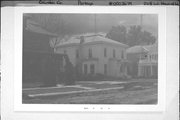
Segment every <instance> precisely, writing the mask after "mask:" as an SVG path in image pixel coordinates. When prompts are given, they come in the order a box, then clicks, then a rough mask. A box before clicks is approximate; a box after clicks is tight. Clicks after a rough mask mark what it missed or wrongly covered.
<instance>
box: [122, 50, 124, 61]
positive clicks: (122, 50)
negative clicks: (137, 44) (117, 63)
mask: <svg viewBox="0 0 180 120" xmlns="http://www.w3.org/2000/svg"><path fill="white" fill-rule="evenodd" d="M121 58H122V59H124V51H123V50H122V52H121Z"/></svg>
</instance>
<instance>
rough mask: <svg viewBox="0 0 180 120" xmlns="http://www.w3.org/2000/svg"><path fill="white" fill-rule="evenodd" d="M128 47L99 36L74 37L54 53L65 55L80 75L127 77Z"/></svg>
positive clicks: (60, 45)
mask: <svg viewBox="0 0 180 120" xmlns="http://www.w3.org/2000/svg"><path fill="white" fill-rule="evenodd" d="M127 47H128V46H127V45H125V44H122V43H119V42H116V41H113V40H111V39H108V38H105V37H104V36H103V35H100V34H92V35H88V36H85V35H84V36H76V37H72V38H70V39H69V40H66V41H63V42H61V43H59V44H58V45H57V46H56V53H61V54H62V53H63V54H67V55H68V57H69V59H70V61H71V63H72V64H73V66H75V67H77V68H78V71H79V72H81V73H82V74H85V75H86V74H87V75H88V74H92V75H93V74H103V75H106V76H113V77H121V76H124V75H127V67H126V63H127V59H126V52H125V50H126V48H127Z"/></svg>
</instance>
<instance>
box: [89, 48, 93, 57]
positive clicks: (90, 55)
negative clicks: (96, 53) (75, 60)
mask: <svg viewBox="0 0 180 120" xmlns="http://www.w3.org/2000/svg"><path fill="white" fill-rule="evenodd" d="M88 57H89V58H92V49H91V48H89V56H88Z"/></svg>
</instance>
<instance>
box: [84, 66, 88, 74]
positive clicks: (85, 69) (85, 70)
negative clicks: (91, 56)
mask: <svg viewBox="0 0 180 120" xmlns="http://www.w3.org/2000/svg"><path fill="white" fill-rule="evenodd" d="M87 69H88V66H87V64H84V74H87Z"/></svg>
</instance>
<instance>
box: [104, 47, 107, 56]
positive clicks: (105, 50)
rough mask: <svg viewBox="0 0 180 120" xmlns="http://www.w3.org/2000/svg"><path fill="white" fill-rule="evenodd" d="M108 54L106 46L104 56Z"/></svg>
mask: <svg viewBox="0 0 180 120" xmlns="http://www.w3.org/2000/svg"><path fill="white" fill-rule="evenodd" d="M106 56H107V49H106V48H104V57H106Z"/></svg>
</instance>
